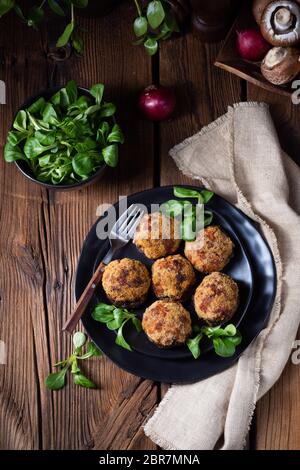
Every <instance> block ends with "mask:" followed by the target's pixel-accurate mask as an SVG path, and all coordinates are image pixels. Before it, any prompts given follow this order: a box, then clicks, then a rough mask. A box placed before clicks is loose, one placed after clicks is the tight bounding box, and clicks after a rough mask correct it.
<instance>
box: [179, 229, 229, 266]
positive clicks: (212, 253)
mask: <svg viewBox="0 0 300 470" xmlns="http://www.w3.org/2000/svg"><path fill="white" fill-rule="evenodd" d="M233 249H234V244H233V242H232V240H231V239H230V238H229V237H228V235H226V234H225V233H224V232H223V231H222V230H221V229H220V227H218V226H216V225H211V226H209V227H206V228H205V229H204V231H203V230H201V232H199V234H198V236H197V238H196V240H195V241H193V242H186V243H185V250H184V254H185V256H186V257H187V259H188V260H189V261H190V262H191V263H192V265H193V266H194V268H195V269H197V270H198V271H200V272H202V273H212V272H214V271H222V269H223V268H224V267H225V266H226V264H227V263H228V262H229V260H230V258H231V257H232V253H233Z"/></svg>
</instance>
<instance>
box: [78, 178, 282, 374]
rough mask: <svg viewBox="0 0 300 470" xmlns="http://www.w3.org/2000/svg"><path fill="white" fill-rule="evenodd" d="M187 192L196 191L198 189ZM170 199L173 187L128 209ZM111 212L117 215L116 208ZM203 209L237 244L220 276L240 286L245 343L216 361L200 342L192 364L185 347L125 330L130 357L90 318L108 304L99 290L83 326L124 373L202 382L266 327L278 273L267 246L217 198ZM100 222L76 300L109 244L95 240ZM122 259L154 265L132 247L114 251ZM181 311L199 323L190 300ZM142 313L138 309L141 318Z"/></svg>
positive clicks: (85, 255)
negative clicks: (156, 341) (99, 305)
mask: <svg viewBox="0 0 300 470" xmlns="http://www.w3.org/2000/svg"><path fill="white" fill-rule="evenodd" d="M185 187H186V186H185ZM191 188H192V189H196V190H199V188H197V187H191ZM172 198H174V196H173V186H167V187H162V188H155V189H150V190H148V191H143V192H141V193H137V194H134V195H132V196H130V197H128V205H130V204H133V203H142V204H144V205H146V206H148V207H149V206H150V204H161V203H163V202H165V201H166V200H168V199H172ZM115 207H116V209H117V214H118V210H119V204H116V205H115ZM206 207H207V209H209V210H211V211H212V212H213V213H214V220H213V223H214V224H218V225H220V226H221V227H222V228H223V229H224V230H225V231H226V232H227V233H228V234H229V235H230V237H231V238H232V240H233V241H234V243H235V252H234V257H233V258H232V260H231V261H230V263H229V264H228V265H227V266H226V269H225V270H224V272H226V273H227V274H229V275H230V276H232V277H233V278H234V279H235V280H236V281H237V282H238V285H239V290H240V305H239V308H238V311H237V313H236V315H235V316H234V318H233V319H232V323H234V324H235V325H236V326H238V328H239V330H240V331H241V333H242V336H243V341H242V343H241V345H240V346H239V347H238V348H237V350H236V353H235V355H234V356H233V357H230V358H222V357H219V356H217V355H216V354H215V353H214V351H213V350H212V348H211V346H210V344H209V343H208V342H207V343H203V344H202V348H201V350H202V355H201V356H200V358H199V359H197V360H195V359H194V358H193V357H192V356H191V354H190V352H189V351H188V349H187V348H186V347H185V346H182V347H179V348H174V349H169V350H166V349H159V348H157V347H156V346H155V345H154V344H152V343H151V342H150V341H149V340H148V339H147V337H146V335H145V334H144V333H140V334H137V333H136V332H135V330H134V328H132V327H130V326H128V328H127V329H126V330H125V331H124V333H125V337H126V339H127V340H128V342H129V343H130V345H131V346H132V347H133V348H134V351H133V352H129V351H127V350H125V349H123V348H120V347H119V346H117V345H116V344H115V333H114V332H112V331H109V330H108V329H107V328H106V327H105V325H103V324H100V323H98V322H96V321H94V320H93V318H92V317H91V310H92V308H93V305H94V304H95V303H97V302H98V301H99V300H102V301H104V302H105V301H107V299H106V297H105V294H104V292H103V290H102V288H101V287H100V288H99V289H98V291H97V293H96V295H95V298H94V301H93V305H91V308H90V309H88V310H87V311H86V313H85V314H84V316H83V318H82V322H83V325H84V327H85V329H86V331H87V332H88V334H89V336H90V337H91V338H92V340H93V341H94V342H95V343H96V344H97V345H98V346H99V348H100V349H101V350H102V351H103V352H104V354H106V355H107V356H108V357H109V358H110V359H111V360H112V361H113V362H115V363H116V364H117V365H118V366H120V367H121V368H123V369H125V370H126V371H128V372H131V373H133V374H136V375H139V376H141V377H144V378H149V379H152V380H158V381H162V382H190V381H194V380H200V379H204V378H206V377H208V376H210V375H213V374H216V373H218V372H220V371H222V370H224V369H226V368H227V367H229V366H230V365H231V364H233V363H234V362H235V361H236V360H237V358H238V357H239V356H240V354H241V353H242V352H243V351H244V350H245V349H246V347H247V346H248V345H249V344H250V343H251V341H252V340H253V339H254V338H255V337H256V336H257V334H258V333H259V332H260V331H261V330H262V328H263V327H264V326H265V324H266V323H267V320H268V317H269V314H270V311H271V308H272V305H273V301H274V298H275V292H276V271H275V265H274V261H273V257H272V254H271V251H270V249H269V247H268V245H267V243H266V241H265V240H264V238H263V237H262V235H261V234H260V233H259V231H258V228H257V227H256V226H255V224H254V223H253V221H251V220H250V219H249V218H248V217H247V216H245V214H243V213H242V212H241V211H239V210H238V209H236V208H235V207H234V206H232V205H231V204H230V203H229V202H227V201H226V200H225V199H223V198H221V197H220V196H217V195H214V197H213V198H212V199H211V201H210V202H209V203H208V204H207V206H206ZM99 220H101V218H100V219H99ZM99 220H98V221H97V222H96V224H95V225H94V226H93V227H92V229H91V231H90V232H89V234H88V236H87V238H86V240H85V242H84V245H83V249H82V252H81V256H80V259H79V263H78V268H77V275H76V284H75V295H76V300H78V299H79V297H80V295H81V294H82V292H83V290H84V288H85V286H86V284H87V281H88V280H89V279H90V278H91V276H92V274H93V272H94V270H95V268H96V266H97V265H98V264H99V262H100V261H101V259H102V258H103V256H104V255H105V253H106V251H107V250H108V248H109V242H108V240H104V241H103V240H99V239H98V237H97V235H96V227H97V224H98V222H99ZM123 257H128V258H134V259H139V260H140V261H142V262H143V263H145V264H146V265H147V266H148V267H150V266H151V264H152V262H151V260H149V259H147V258H146V257H144V256H143V254H141V253H140V252H139V251H138V250H137V249H136V248H135V246H134V245H133V244H132V243H130V244H128V245H127V246H126V247H124V248H123V249H121V250H119V252H117V254H116V258H123ZM201 278H202V276H201V275H200V274H198V281H199V282H200V281H201ZM154 300H155V297H154V295H153V294H151V293H150V294H149V298H148V300H147V303H146V306H148V305H150V304H151V303H152V302H153V301H154ZM185 307H186V308H187V309H188V310H189V311H190V312H191V314H192V319H193V322H194V323H199V321H198V319H197V317H196V315H195V312H194V309H193V305H192V301H191V300H190V301H189V302H186V303H185ZM144 308H145V307H144ZM144 308H143V309H137V310H136V312H137V313H138V315H139V316H140V318H141V317H142V313H143V311H144Z"/></svg>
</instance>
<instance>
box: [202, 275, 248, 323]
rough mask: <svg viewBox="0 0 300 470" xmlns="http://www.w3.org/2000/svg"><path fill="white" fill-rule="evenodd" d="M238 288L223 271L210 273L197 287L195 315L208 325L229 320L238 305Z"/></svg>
mask: <svg viewBox="0 0 300 470" xmlns="http://www.w3.org/2000/svg"><path fill="white" fill-rule="evenodd" d="M238 299H239V289H238V286H237V284H236V282H234V280H233V279H232V278H231V277H230V276H227V274H224V273H218V272H217V273H211V274H209V275H208V276H206V277H205V278H204V279H203V281H202V282H201V284H200V286H199V287H197V289H196V292H195V295H194V305H195V310H196V312H197V315H198V316H199V317H200V318H202V320H204V321H205V322H206V323H208V324H209V325H218V324H220V323H224V322H227V321H229V320H230V319H231V318H232V317H233V315H234V314H235V312H236V310H237V307H238Z"/></svg>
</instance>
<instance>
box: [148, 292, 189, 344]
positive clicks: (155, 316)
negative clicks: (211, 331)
mask: <svg viewBox="0 0 300 470" xmlns="http://www.w3.org/2000/svg"><path fill="white" fill-rule="evenodd" d="M142 326H143V330H144V331H145V333H146V335H147V336H148V338H149V339H150V341H152V342H153V343H155V344H156V346H158V347H160V348H169V347H171V346H178V345H180V344H183V343H185V341H186V339H187V338H188V337H189V336H190V334H191V332H192V322H191V317H190V314H189V312H188V311H187V310H186V309H185V308H184V307H183V306H182V305H181V304H180V303H179V302H171V301H167V300H157V301H156V302H154V303H153V304H152V305H150V307H148V308H147V309H146V311H145V313H144V316H143V321H142Z"/></svg>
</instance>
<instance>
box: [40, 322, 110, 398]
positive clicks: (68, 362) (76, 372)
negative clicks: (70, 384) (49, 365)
mask: <svg viewBox="0 0 300 470" xmlns="http://www.w3.org/2000/svg"><path fill="white" fill-rule="evenodd" d="M86 342H87V337H86V335H85V334H84V333H81V332H80V331H78V332H77V333H75V334H74V336H73V345H74V351H73V354H71V356H69V357H68V358H67V359H65V360H63V361H60V362H57V363H56V364H54V367H57V368H58V369H59V370H58V372H53V373H52V374H49V375H48V377H46V379H45V385H46V387H47V388H48V389H49V390H59V389H61V388H63V387H64V386H65V384H66V375H67V372H68V371H70V372H71V375H72V377H73V381H74V384H75V385H80V386H81V387H85V388H96V385H95V384H94V382H92V381H91V380H90V379H89V378H87V377H86V376H85V375H84V374H83V373H82V372H81V369H80V367H79V365H78V361H83V360H86V359H89V358H90V357H93V356H95V357H99V356H101V355H102V353H101V351H100V350H99V349H98V348H97V346H95V344H94V343H92V342H91V341H88V343H86ZM85 345H86V351H85V352H83V348H84V346H85Z"/></svg>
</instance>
